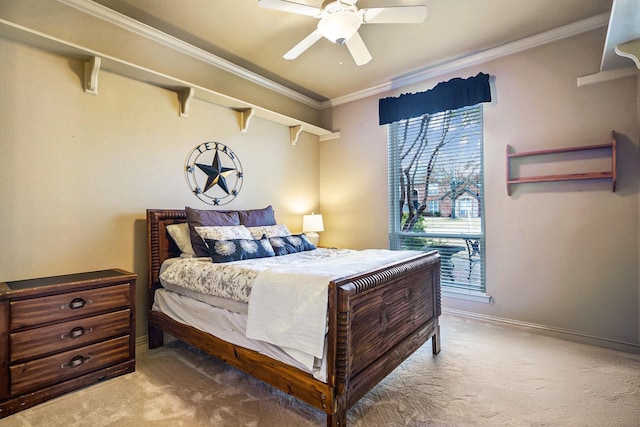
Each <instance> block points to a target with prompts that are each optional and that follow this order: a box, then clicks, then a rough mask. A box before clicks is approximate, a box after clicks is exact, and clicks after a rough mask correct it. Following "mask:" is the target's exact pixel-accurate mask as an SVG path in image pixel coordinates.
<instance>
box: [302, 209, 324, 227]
mask: <svg viewBox="0 0 640 427" xmlns="http://www.w3.org/2000/svg"><path fill="white" fill-rule="evenodd" d="M302 231H304V232H307V231H311V232H316V231H324V225H323V224H322V215H321V214H317V215H314V214H313V213H312V214H311V215H305V216H304V217H303V218H302Z"/></svg>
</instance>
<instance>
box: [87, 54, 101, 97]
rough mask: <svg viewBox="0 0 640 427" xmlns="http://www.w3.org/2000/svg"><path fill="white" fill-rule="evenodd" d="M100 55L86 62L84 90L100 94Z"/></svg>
mask: <svg viewBox="0 0 640 427" xmlns="http://www.w3.org/2000/svg"><path fill="white" fill-rule="evenodd" d="M101 62H102V60H101V59H100V57H99V56H92V57H91V59H90V60H88V61H87V62H85V63H84V91H85V93H90V94H92V95H97V94H98V73H99V72H100V63H101Z"/></svg>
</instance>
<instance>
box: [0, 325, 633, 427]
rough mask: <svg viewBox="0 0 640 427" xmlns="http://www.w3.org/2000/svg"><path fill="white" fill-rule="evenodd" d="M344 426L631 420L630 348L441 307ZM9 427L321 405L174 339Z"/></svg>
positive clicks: (217, 419) (285, 417) (296, 416)
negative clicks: (434, 335) (424, 337)
mask: <svg viewBox="0 0 640 427" xmlns="http://www.w3.org/2000/svg"><path fill="white" fill-rule="evenodd" d="M441 324H442V352H441V353H440V354H439V355H438V356H435V357H434V356H432V354H431V343H427V344H425V345H424V346H423V347H422V348H421V349H419V350H418V351H417V352H416V353H414V354H413V355H412V356H411V358H409V359H408V360H407V361H405V363H403V364H402V365H401V366H400V367H399V368H398V369H396V370H395V371H394V372H393V373H392V374H391V375H390V376H388V377H387V378H386V379H385V380H384V381H383V382H382V383H380V384H379V385H378V386H377V387H375V388H374V389H373V390H372V391H371V392H370V393H369V394H367V395H366V396H365V397H364V398H363V399H362V400H361V401H360V402H359V403H358V404H357V405H356V406H354V407H353V408H352V409H351V410H350V411H349V413H348V421H349V426H361V427H365V426H366V427H371V426H374V427H376V426H385V427H387V426H581V427H582V426H598V427H600V426H639V425H640V355H632V354H627V353H622V352H616V351H612V350H606V349H602V348H596V347H591V346H587V345H583V344H576V343H571V342H565V341H561V340H558V339H555V338H550V337H546V336H541V335H536V334H531V333H528V332H524V331H521V330H516V329H512V328H509V327H504V326H501V325H496V324H492V323H485V322H480V321H475V320H469V319H464V318H460V317H456V316H452V315H444V316H443V317H442V320H441ZM0 425H2V426H3V427H18V426H47V427H57V426H60V427H62V426H64V427H70V426H92V427H94V426H189V427H197V426H323V425H325V418H324V415H323V414H322V413H320V412H319V411H316V410H315V409H312V408H310V407H308V406H306V405H305V404H302V403H300V402H298V401H296V400H295V399H293V398H291V397H289V396H287V395H286V394H284V393H281V392H279V391H277V390H275V389H273V388H271V387H269V386H267V385H264V384H263V383H261V382H259V381H257V380H255V379H253V378H251V377H249V376H246V375H244V374H242V373H240V372H239V371H237V370H235V369H233V368H230V367H228V366H226V365H224V364H223V363H221V362H219V361H217V360H215V359H212V358H210V357H208V356H206V355H203V354H202V353H200V352H199V351H197V350H195V349H192V348H190V347H187V346H185V345H183V344H182V343H179V342H173V343H170V344H168V345H166V346H164V347H163V348H161V349H158V350H153V351H149V352H145V353H143V354H139V355H138V365H137V371H136V372H135V373H133V374H129V375H125V376H122V377H119V378H115V379H112V380H109V381H106V382H104V383H101V384H97V385H94V386H91V387H88V388H85V389H83V390H79V391H77V392H74V393H70V394H68V395H65V396H62V397H60V398H57V399H54V400H52V401H50V402H46V403H43V404H41V405H39V406H36V407H34V408H31V409H28V410H25V411H23V412H20V413H18V414H15V415H12V416H10V417H8V418H5V419H3V420H0Z"/></svg>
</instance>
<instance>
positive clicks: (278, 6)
mask: <svg viewBox="0 0 640 427" xmlns="http://www.w3.org/2000/svg"><path fill="white" fill-rule="evenodd" d="M258 5H260V6H261V7H265V8H268V9H275V10H281V11H283V12H291V13H297V14H298V15H307V16H313V17H314V18H320V16H321V15H322V9H319V8H317V7H313V6H308V5H306V4H300V3H295V2H292V1H287V0H258Z"/></svg>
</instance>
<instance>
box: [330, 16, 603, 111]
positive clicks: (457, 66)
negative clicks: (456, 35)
mask: <svg viewBox="0 0 640 427" xmlns="http://www.w3.org/2000/svg"><path fill="white" fill-rule="evenodd" d="M608 23H609V13H602V14H600V15H596V16H592V17H591V18H587V19H583V20H582V21H577V22H574V23H572V24H568V25H564V26H562V27H558V28H554V29H553V30H549V31H545V32H544V33H540V34H536V35H534V36H531V37H527V38H524V39H520V40H517V41H515V42H511V43H507V44H504V45H502V46H498V47H495V48H491V49H487V50H484V51H481V52H478V53H474V54H471V55H466V56H463V57H461V58H456V59H451V60H449V61H444V62H442V63H440V64H437V65H434V66H431V67H427V68H421V69H417V70H413V71H411V72H409V73H407V74H405V75H404V76H401V77H398V78H395V79H393V80H391V81H389V82H386V83H382V84H380V85H377V86H373V87H370V88H367V89H364V90H361V91H359V92H354V93H352V94H349V95H345V96H341V97H338V98H333V99H330V100H328V101H325V102H323V103H322V107H321V108H323V109H324V108H329V107H334V106H337V105H340V104H346V103H348V102H353V101H357V100H359V99H362V98H367V97H369V96H374V95H379V94H381V93H384V92H389V91H391V90H394V89H399V88H402V87H404V86H408V85H411V84H415V83H419V82H421V81H424V80H428V79H431V78H434V77H438V76H441V75H443V74H446V73H450V72H454V71H458V70H461V69H463V68H467V67H471V66H474V65H479V64H482V63H485V62H488V61H491V60H494V59H497V58H501V57H503V56H508V55H513V54H515V53H518V52H523V51H525V50H527V49H531V48H534V47H538V46H542V45H545V44H547V43H551V42H555V41H558V40H562V39H565V38H568V37H572V36H576V35H578V34H582V33H585V32H587V31H591V30H595V29H597V28H601V27H604V26H606V25H608Z"/></svg>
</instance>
